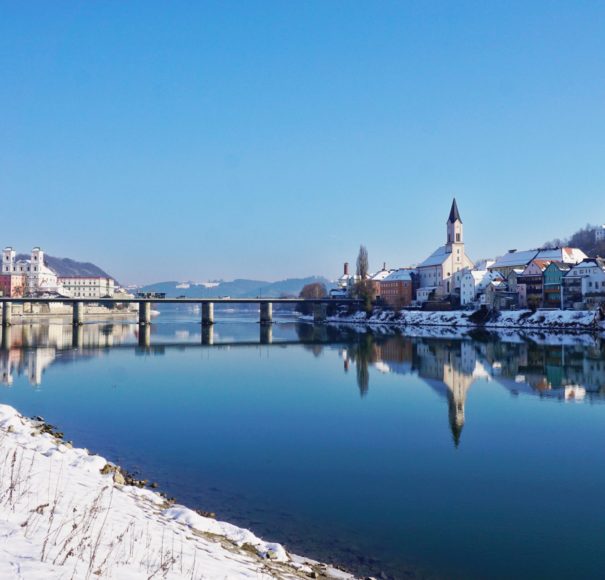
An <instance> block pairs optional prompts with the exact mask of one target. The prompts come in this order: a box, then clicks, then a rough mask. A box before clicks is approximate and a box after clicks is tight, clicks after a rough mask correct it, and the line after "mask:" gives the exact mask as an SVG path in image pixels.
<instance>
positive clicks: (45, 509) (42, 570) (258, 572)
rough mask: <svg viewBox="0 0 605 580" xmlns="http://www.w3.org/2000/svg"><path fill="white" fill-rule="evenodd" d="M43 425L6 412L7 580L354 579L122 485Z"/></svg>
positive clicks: (1, 461)
mask: <svg viewBox="0 0 605 580" xmlns="http://www.w3.org/2000/svg"><path fill="white" fill-rule="evenodd" d="M41 426H42V423H41V422H38V421H33V420H29V419H25V418H23V417H22V416H21V415H20V414H19V413H18V412H17V411H16V410H15V409H14V408H12V407H10V406H8V405H0V537H1V538H2V541H1V542H0V578H42V577H43V578H57V579H58V578H89V577H100V578H118V579H121V578H128V579H138V578H141V579H142V578H151V577H161V578H169V579H176V578H255V579H261V578H305V577H308V576H309V575H311V574H313V573H314V572H315V573H317V574H322V575H325V576H327V577H331V578H342V579H344V578H351V576H350V575H349V574H346V573H343V572H341V571H340V570H336V569H334V568H332V567H330V566H327V565H324V564H319V563H317V562H314V561H312V560H309V559H306V558H302V557H299V556H292V555H290V554H288V553H287V552H286V550H285V549H284V547H283V546H282V545H281V544H276V543H271V542H265V541H264V540H262V539H260V538H258V537H257V536H255V535H254V534H253V533H252V532H251V531H249V530H246V529H243V528H238V527H237V526H234V525H232V524H228V523H226V522H219V521H216V520H214V519H212V518H208V517H204V516H201V515H199V514H198V513H196V512H194V511H192V510H190V509H188V508H186V507H185V506H182V505H170V504H169V503H168V502H167V501H166V500H165V499H164V497H162V496H161V495H160V494H158V493H155V492H153V491H150V490H148V489H140V488H138V487H133V486H129V485H122V484H120V478H119V477H118V475H119V474H114V472H113V471H112V470H111V469H108V466H109V467H111V466H110V464H108V462H107V461H106V460H105V459H103V458H102V457H99V456H97V455H92V454H90V453H89V452H88V451H87V450H86V449H75V448H72V447H71V446H70V445H69V444H66V443H64V442H62V441H60V440H58V439H56V438H55V437H53V436H52V435H50V434H49V433H42V432H41V431H40V427H41ZM112 469H113V468H112ZM114 471H115V469H114Z"/></svg>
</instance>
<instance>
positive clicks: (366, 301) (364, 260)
mask: <svg viewBox="0 0 605 580" xmlns="http://www.w3.org/2000/svg"><path fill="white" fill-rule="evenodd" d="M368 270H369V260H368V250H367V249H366V247H365V246H364V245H363V244H362V245H361V246H359V254H358V255H357V282H356V283H355V288H354V295H355V297H356V298H359V299H360V300H362V301H363V309H364V310H365V311H366V312H368V313H369V312H371V311H372V305H373V303H374V299H375V298H376V292H375V288H374V284H372V281H371V280H368V279H367V277H368Z"/></svg>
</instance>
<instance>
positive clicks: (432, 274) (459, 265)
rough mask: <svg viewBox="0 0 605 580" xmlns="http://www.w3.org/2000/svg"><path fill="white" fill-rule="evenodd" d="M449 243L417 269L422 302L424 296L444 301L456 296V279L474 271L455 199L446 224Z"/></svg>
mask: <svg viewBox="0 0 605 580" xmlns="http://www.w3.org/2000/svg"><path fill="white" fill-rule="evenodd" d="M446 235H447V238H446V239H447V241H446V243H445V245H443V246H440V247H439V248H437V249H436V250H435V251H434V252H433V253H432V254H431V255H430V256H429V257H428V258H427V259H426V260H424V262H422V263H421V264H420V265H419V266H418V267H417V268H416V271H417V274H418V289H419V291H420V290H422V292H419V295H418V296H417V298H418V300H419V301H423V299H424V297H425V296H428V297H429V298H431V297H434V298H436V299H437V298H444V297H447V296H449V295H450V294H452V293H453V291H454V287H455V283H454V276H455V274H456V273H457V272H459V271H460V270H464V269H465V268H468V269H472V268H473V266H474V265H473V262H472V260H471V259H470V258H469V257H468V256H467V255H466V251H465V247H464V228H463V225H462V219H461V218H460V213H459V211H458V205H457V204H456V200H455V199H454V200H453V202H452V207H451V209H450V215H449V217H448V220H447V222H446Z"/></svg>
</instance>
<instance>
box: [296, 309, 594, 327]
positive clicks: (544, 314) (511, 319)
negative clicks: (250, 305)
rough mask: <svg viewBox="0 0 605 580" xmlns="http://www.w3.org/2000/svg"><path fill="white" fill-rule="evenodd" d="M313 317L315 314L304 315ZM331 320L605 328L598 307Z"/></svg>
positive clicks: (337, 319)
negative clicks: (482, 314)
mask: <svg viewBox="0 0 605 580" xmlns="http://www.w3.org/2000/svg"><path fill="white" fill-rule="evenodd" d="M301 319H302V320H312V317H305V316H303V317H301ZM326 321H327V322H328V323H338V324H369V325H382V326H384V325H386V326H400V327H421V326H435V327H437V326H439V327H448V328H462V329H464V328H468V329H471V328H486V329H532V330H555V331H561V330H567V331H582V332H605V321H604V320H602V319H601V317H600V316H599V313H598V311H592V310H591V311H588V310H579V311H576V310H538V311H535V312H534V311H531V310H510V311H502V312H493V313H491V314H490V315H489V316H487V317H485V318H484V317H482V316H478V315H477V313H474V312H471V311H461V310H456V311H448V312H426V311H422V310H416V311H411V310H401V311H393V310H380V309H375V310H374V311H373V312H372V313H370V314H369V315H368V314H366V313H365V312H356V313H354V314H341V315H336V316H329V317H328V318H327V319H326Z"/></svg>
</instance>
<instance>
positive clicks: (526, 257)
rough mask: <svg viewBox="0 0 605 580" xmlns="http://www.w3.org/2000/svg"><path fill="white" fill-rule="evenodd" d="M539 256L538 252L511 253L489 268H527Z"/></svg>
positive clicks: (498, 259)
mask: <svg viewBox="0 0 605 580" xmlns="http://www.w3.org/2000/svg"><path fill="white" fill-rule="evenodd" d="M537 255H538V250H526V251H524V252H509V253H508V254H504V256H500V257H499V258H496V261H495V262H494V263H493V264H492V265H491V266H489V269H490V270H497V269H498V268H512V267H514V266H526V265H527V264H529V263H530V262H531V261H532V260H533V259H534V258H535V257H536V256H537Z"/></svg>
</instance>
